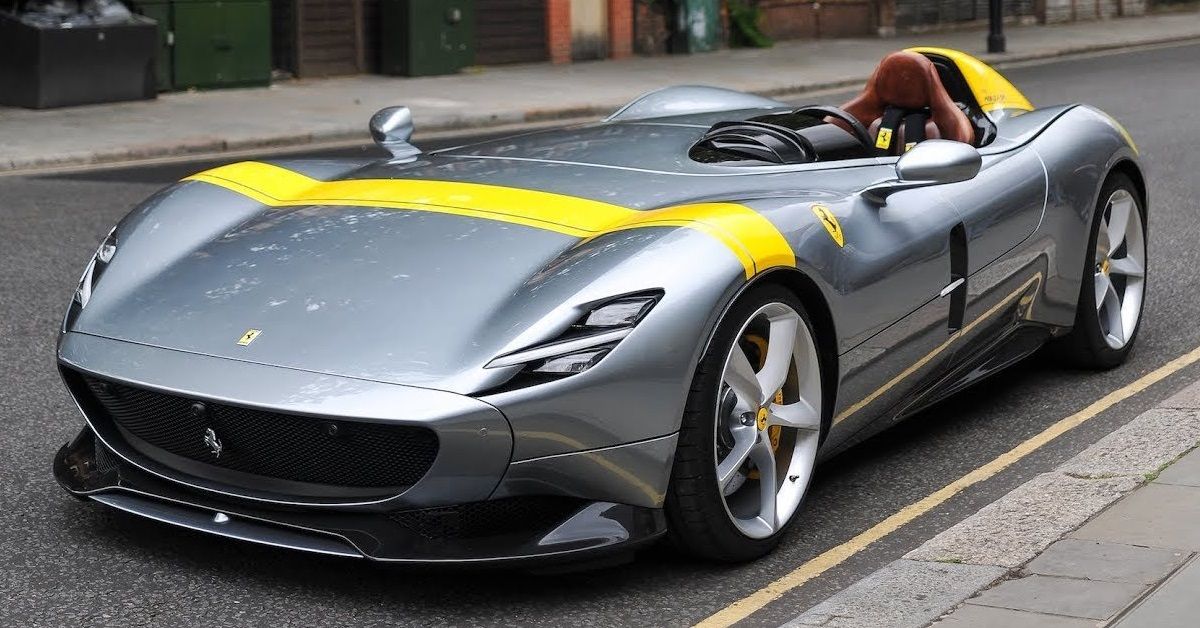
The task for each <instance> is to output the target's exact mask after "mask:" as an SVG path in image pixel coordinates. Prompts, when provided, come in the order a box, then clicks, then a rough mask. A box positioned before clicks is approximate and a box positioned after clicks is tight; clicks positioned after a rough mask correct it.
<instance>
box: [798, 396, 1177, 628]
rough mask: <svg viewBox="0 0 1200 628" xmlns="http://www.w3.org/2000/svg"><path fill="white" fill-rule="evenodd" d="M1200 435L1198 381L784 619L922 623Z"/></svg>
mask: <svg viewBox="0 0 1200 628" xmlns="http://www.w3.org/2000/svg"><path fill="white" fill-rule="evenodd" d="M1198 444H1200V382H1196V383H1193V384H1191V385H1189V386H1188V387H1186V388H1184V389H1183V390H1181V391H1180V392H1178V393H1176V394H1175V395H1174V396H1172V397H1170V398H1168V399H1167V400H1166V401H1163V402H1162V403H1160V404H1159V405H1158V406H1157V407H1155V408H1153V409H1151V410H1148V411H1146V412H1145V413H1143V414H1141V415H1140V416H1138V417H1137V418H1135V419H1134V420H1132V421H1130V422H1129V423H1126V424H1125V425H1124V426H1122V427H1120V428H1119V429H1117V430H1116V431H1114V432H1112V433H1111V434H1109V435H1107V436H1105V437H1104V438H1102V439H1100V440H1099V441H1097V442H1096V443H1095V444H1093V445H1092V446H1090V447H1088V448H1087V449H1085V450H1083V451H1082V452H1080V453H1079V454H1078V455H1076V456H1075V457H1074V458H1071V459H1070V460H1068V461H1067V462H1065V463H1064V464H1062V465H1060V466H1059V467H1058V468H1056V469H1055V470H1053V471H1051V472H1049V473H1043V474H1041V475H1038V476H1036V477H1034V478H1033V479H1032V480H1029V481H1028V482H1026V483H1024V484H1022V485H1021V486H1018V487H1017V488H1015V489H1013V490H1012V491H1011V492H1009V493H1008V494H1007V495H1005V496H1004V497H1001V498H1000V499H998V500H996V501H995V502H992V503H991V504H988V505H987V506H985V507H983V508H982V509H980V510H979V511H978V512H977V513H975V514H974V515H971V516H970V517H967V518H966V519H964V520H962V521H960V522H959V523H957V524H955V525H954V526H952V527H950V528H948V529H947V530H945V531H943V532H942V533H941V534H938V535H937V536H935V537H933V538H932V539H929V540H928V541H926V542H925V543H923V544H922V545H921V546H920V547H918V548H916V549H914V550H912V551H911V552H909V553H908V554H906V555H905V556H904V558H901V559H899V560H896V561H893V562H892V563H890V564H888V565H886V566H884V567H883V568H882V569H880V570H879V571H876V572H875V573H873V574H871V575H869V576H867V577H866V578H864V579H862V580H860V581H859V582H857V583H855V584H853V585H851V586H850V587H848V588H846V589H843V590H842V591H840V592H838V593H837V594H835V595H833V596H832V597H830V598H828V599H826V600H825V601H823V602H821V603H819V604H817V605H816V606H814V607H812V608H810V609H808V610H807V611H805V612H804V613H802V614H800V615H799V616H797V617H796V618H795V619H793V620H792V621H791V622H789V623H787V624H785V625H786V626H789V627H803V626H823V627H826V628H859V627H861V628H922V627H924V626H928V625H929V624H930V623H931V622H933V621H935V620H936V619H937V618H939V617H941V616H942V615H944V614H945V613H947V612H949V611H951V610H953V609H954V608H955V607H957V606H958V605H959V604H961V603H962V602H964V601H965V600H967V599H968V598H970V597H972V596H973V595H975V594H976V593H978V592H980V591H982V590H984V589H986V588H988V587H990V586H991V585H992V584H994V583H996V582H998V581H1000V580H1002V579H1004V578H1006V577H1008V576H1010V575H1012V574H1014V573H1016V572H1017V571H1019V569H1020V568H1021V567H1022V566H1023V565H1025V564H1026V563H1027V562H1029V561H1030V560H1032V559H1033V558H1035V557H1036V556H1038V555H1039V554H1040V553H1041V552H1042V551H1043V550H1045V549H1046V548H1047V547H1049V546H1050V545H1051V544H1053V543H1054V542H1056V541H1058V540H1059V539H1060V538H1062V537H1064V536H1066V535H1067V534H1068V533H1069V532H1071V531H1072V530H1075V529H1076V528H1078V527H1079V526H1081V525H1083V524H1084V523H1086V522H1087V521H1088V520H1089V519H1091V518H1092V517H1094V516H1095V515H1097V514H1099V513H1100V512H1101V511H1102V510H1104V509H1105V508H1107V507H1108V506H1109V505H1111V504H1112V503H1114V502H1116V501H1117V500H1118V499H1120V498H1121V497H1124V496H1125V495H1127V494H1128V493H1130V492H1132V491H1134V490H1135V489H1137V488H1139V487H1141V486H1143V485H1144V484H1146V483H1148V482H1149V481H1150V480H1152V479H1153V478H1155V477H1157V475H1158V473H1159V472H1161V471H1162V470H1163V469H1164V468H1165V467H1167V466H1168V465H1170V464H1171V463H1172V462H1174V461H1175V460H1177V459H1179V458H1180V457H1181V456H1183V455H1184V454H1185V453H1187V452H1188V451H1190V450H1191V449H1193V448H1195V447H1196V446H1197V445H1198Z"/></svg>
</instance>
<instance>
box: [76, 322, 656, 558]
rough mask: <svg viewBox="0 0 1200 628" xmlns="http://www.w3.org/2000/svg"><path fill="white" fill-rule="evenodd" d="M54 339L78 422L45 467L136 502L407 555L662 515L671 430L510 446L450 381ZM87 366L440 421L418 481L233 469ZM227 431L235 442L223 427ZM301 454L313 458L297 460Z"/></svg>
mask: <svg viewBox="0 0 1200 628" xmlns="http://www.w3.org/2000/svg"><path fill="white" fill-rule="evenodd" d="M59 349H60V350H59V362H60V366H61V368H62V369H63V373H64V379H65V380H66V381H67V384H68V388H69V389H70V391H71V392H72V395H73V396H74V398H75V399H76V402H77V403H78V405H79V406H80V410H81V411H82V413H83V415H84V418H85V419H86V420H87V427H86V428H85V429H84V430H83V432H81V433H80V434H79V436H78V437H76V438H75V439H74V440H73V441H72V442H71V443H69V444H68V445H66V446H64V447H63V449H62V450H61V451H60V452H59V453H58V455H57V456H56V458H55V463H54V472H55V476H56V478H57V479H58V481H59V483H60V484H61V485H62V486H63V488H65V489H66V490H67V491H68V492H70V493H71V494H73V495H75V496H77V497H81V498H86V499H91V500H94V501H98V502H101V503H104V504H106V505H109V506H111V507H114V508H118V509H121V510H125V511H127V512H131V513H134V514H137V515H140V516H144V517H148V518H151V519H155V520H159V521H162V522H165V523H170V524H173V525H177V526H181V527H186V528H191V529H194V530H199V531H202V532H207V533H212V534H216V535H221V536H226V537H230V538H237V539H241V540H247V541H252V542H257V543H264V544H267V545H274V546H279V547H286V548H291V549H298V550H304V551H311V552H318V553H323V554H332V555H339V556H354V557H365V558H370V559H376V560H381V561H395V562H415V563H447V562H451V563H453V562H461V563H480V562H512V561H520V560H539V561H547V560H553V559H555V558H562V559H570V560H576V559H580V558H582V557H581V556H580V555H581V554H589V553H602V552H607V551H615V550H617V549H618V548H624V547H632V546H634V545H636V544H638V543H641V542H645V541H650V540H653V539H655V538H657V537H658V536H660V535H661V534H662V533H663V532H665V529H666V526H665V520H664V517H663V515H662V511H661V508H659V507H660V506H661V503H662V494H663V492H664V491H665V488H664V487H663V486H662V485H664V484H665V477H663V478H659V477H658V476H660V475H664V469H667V468H669V464H668V462H667V461H669V460H670V457H671V453H672V452H673V450H674V442H675V437H674V435H671V436H669V437H663V438H658V439H651V440H649V441H642V442H638V443H632V444H630V445H623V446H618V447H610V448H604V449H601V450H589V451H582V452H577V453H574V454H567V455H558V456H550V457H546V458H541V459H532V460H522V461H516V462H514V461H512V460H511V458H512V450H513V440H512V432H511V429H510V428H509V425H508V421H507V420H506V419H505V417H504V415H503V414H502V413H501V412H500V411H499V410H498V409H496V408H494V407H492V406H490V405H488V404H486V403H483V402H481V401H478V400H475V399H471V398H469V397H464V396H461V395H455V394H452V393H445V392H440V391H433V390H426V389H420V388H413V387H409V386H398V385H393V384H384V383H379V382H371V381H366V380H357V379H351V378H342V377H334V376H329V375H323V374H319V373H309V372H304V371H296V370H291V369H280V368H276V367H270V366H264V365H259V364H252V363H247V362H239V361H234V360H228V359H222V358H214V357H209V356H203V355H196V354H189V353H184V352H178V351H170V350H165V349H160V348H156V347H148V346H145V345H137V344H133V343H127V342H121V341H116V340H111V339H105V338H99V337H95V336H88V335H85V334H77V333H68V334H65V335H64V337H63V339H62V342H61V343H60V347H59ZM94 380H105V381H107V382H112V383H113V387H118V388H119V387H126V386H127V387H132V389H134V391H135V392H137V391H141V392H144V393H147V394H150V395H153V396H156V397H162V396H170V397H173V398H175V399H176V400H180V399H182V400H184V401H186V402H191V401H193V400H195V401H199V402H202V403H203V404H207V405H208V406H209V407H222V406H230V405H233V406H238V407H241V408H250V409H252V410H253V409H257V410H253V411H254V412H258V414H257V415H254V416H252V417H251V419H254V418H255V417H257V418H259V419H261V418H262V417H263V416H265V415H267V414H275V415H279V414H280V413H282V414H284V415H287V416H289V417H291V418H292V419H294V420H301V419H302V420H307V419H308V418H312V419H314V420H316V421H335V420H336V421H337V422H341V423H342V424H343V425H354V424H358V423H372V424H374V425H375V426H391V427H397V428H400V427H404V426H419V427H421V428H422V429H428V430H432V431H433V432H435V433H436V434H437V440H438V449H437V450H436V457H435V458H434V459H433V461H432V463H431V464H430V465H429V466H428V470H427V471H425V472H424V475H423V476H420V477H419V479H418V480H416V481H415V482H414V483H412V484H411V485H409V486H403V487H395V488H394V490H391V491H390V492H385V493H379V494H374V495H366V494H364V493H363V492H361V491H359V492H358V493H353V492H346V493H345V494H341V493H339V492H338V491H337V490H332V491H330V490H328V489H329V487H328V486H325V485H301V484H297V483H296V482H290V483H280V482H273V481H272V480H273V479H276V478H268V477H265V476H253V475H251V476H247V475H245V474H242V475H240V476H239V475H237V474H230V473H228V472H227V470H225V469H218V468H217V467H216V465H217V464H218V463H217V462H214V461H213V460H205V461H200V462H201V464H199V465H197V464H195V463H196V460H195V459H194V458H193V459H192V460H190V461H189V460H185V459H183V458H179V457H178V456H176V457H175V458H170V457H169V456H167V455H166V454H164V451H165V450H158V449H154V448H149V449H147V447H146V444H147V443H146V442H144V441H140V440H138V439H137V438H133V437H132V434H131V432H130V431H129V429H128V428H129V427H130V426H129V425H128V424H118V422H117V421H115V420H113V416H114V415H113V414H112V412H110V410H111V407H110V406H109V405H105V404H106V403H108V402H104V401H103V400H102V397H103V395H98V394H93V393H92V392H89V390H90V389H89V384H87V383H86V381H94ZM199 391H203V394H201V393H200V392H199ZM109 401H111V399H109ZM147 416H148V417H150V418H152V419H153V418H155V417H157V416H158V415H157V414H154V413H150V414H144V415H143V418H145V417H147ZM350 417H353V418H350ZM215 418H216V419H218V422H219V419H220V416H216V417H215ZM243 420H245V417H243ZM250 422H251V424H253V425H259V424H258V423H255V422H254V421H253V420H251V421H250ZM156 423H157V422H156ZM184 423H186V421H185V422H184ZM168 424H170V425H176V423H175V422H169V423H168ZM195 428H196V426H195V425H189V426H188V427H187V429H186V430H183V431H184V432H185V437H184V440H185V442H186V443H189V444H195V443H199V442H200V440H201V439H202V437H203V431H204V430H203V427H200V429H198V430H197V429H195ZM216 429H217V431H219V432H221V433H222V434H223V435H225V434H230V433H229V432H226V430H225V429H223V427H222V426H221V425H219V424H218V425H216ZM175 431H176V432H178V431H180V430H178V429H176V430H175ZM193 431H194V432H196V433H195V434H193V433H192V432H193ZM291 438H292V440H293V441H294V440H295V437H294V435H293V436H292V437H291ZM314 438H315V437H314V436H312V435H311V433H309V435H308V436H305V439H308V440H307V441H306V442H308V441H311V442H308V445H310V446H311V447H322V446H325V445H322V443H323V442H324V441H321V440H314ZM226 440H227V443H226V445H229V446H233V447H236V441H237V439H236V438H235V437H234V435H231V436H230V437H229V438H227V439H226ZM257 447H258V448H259V449H260V450H262V451H267V452H272V450H275V451H273V452H272V453H273V454H275V457H276V462H277V461H278V458H279V457H280V456H279V455H278V454H279V451H278V450H279V449H280V448H279V447H277V446H276V441H274V440H273V439H268V440H266V441H262V440H260V441H259V442H258V445H257ZM233 451H234V450H233V449H230V450H229V451H228V452H227V453H229V452H233ZM289 451H290V450H289ZM205 455H207V454H205ZM285 458H287V459H288V460H291V459H292V458H295V456H290V455H289V456H285ZM226 460H227V458H226V457H221V458H220V463H219V464H225V461H226ZM355 460H359V459H357V458H356V459H355ZM205 462H207V463H209V464H205ZM183 463H189V464H183ZM305 464H309V465H310V466H311V463H309V462H308V460H307V459H302V460H300V462H299V466H300V467H304V466H305ZM356 464H358V465H361V464H365V462H356ZM292 468H295V465H292ZM227 479H228V480H230V481H226V480H227ZM247 479H248V480H249V481H248V482H247V481H240V480H247ZM259 480H261V482H260V481H259ZM293 489H295V490H293ZM318 489H319V490H318ZM321 491H324V493H322V492H321Z"/></svg>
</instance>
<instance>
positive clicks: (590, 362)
mask: <svg viewBox="0 0 1200 628" xmlns="http://www.w3.org/2000/svg"><path fill="white" fill-rule="evenodd" d="M662 294H663V293H662V292H661V291H653V292H644V293H638V294H631V295H624V296H620V297H614V298H613V299H610V300H608V301H604V302H602V303H600V304H598V305H596V306H594V307H593V308H592V309H591V310H590V311H588V312H587V313H585V314H584V315H583V316H581V317H580V318H579V320H578V321H576V322H575V323H574V324H573V325H571V326H570V328H569V329H567V330H566V331H565V332H564V333H563V334H561V335H560V336H559V337H557V338H555V339H553V340H551V341H549V342H546V343H542V344H540V345H537V346H533V347H529V348H527V349H522V350H520V351H516V352H514V353H509V354H507V355H502V356H500V357H497V358H496V359H494V360H492V361H491V362H489V363H488V364H487V366H486V367H485V368H499V367H504V366H517V365H525V367H526V368H525V371H526V372H528V373H531V374H538V375H541V376H546V375H550V376H558V377H565V376H568V375H575V374H577V373H582V372H584V371H586V370H588V369H590V368H592V367H593V366H595V365H596V364H598V363H599V362H600V360H603V359H604V356H606V355H608V353H609V352H610V351H612V348H613V347H615V346H616V345H617V343H618V342H620V341H621V340H623V339H624V338H625V336H628V335H629V333H630V332H632V331H633V328H634V326H636V325H637V324H638V322H640V321H641V320H642V319H643V318H645V316H646V314H647V313H648V312H649V311H650V310H651V309H652V308H653V307H654V305H655V304H656V303H658V300H659V299H660V298H662Z"/></svg>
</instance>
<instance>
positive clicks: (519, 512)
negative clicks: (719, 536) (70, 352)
mask: <svg viewBox="0 0 1200 628" xmlns="http://www.w3.org/2000/svg"><path fill="white" fill-rule="evenodd" d="M54 476H55V479H57V480H58V483H59V484H60V485H61V486H62V487H63V488H64V489H65V490H66V491H67V492H68V493H70V494H72V495H74V496H76V497H79V498H81V499H91V500H94V501H97V502H100V503H102V504H105V505H107V506H110V507H113V508H117V509H118V510H123V511H125V512H128V513H131V514H134V515H138V516H141V517H146V518H149V519H153V520H156V521H160V522H163V523H168V524H171V525H175V526H179V527H183V528H188V529H191V530H196V531H200V532H205V533H209V534H214V535H218V536H223V537H227V538H233V539H238V540H243V541H250V542H253V543H260V544H264V545H270V546H275V547H281V548H287V549H293V550H300V551H305V552H313V553H318V554H326V555H333V556H343V557H352V558H367V559H372V560H376V561H381V562H394V563H413V564H454V563H459V564H492V563H496V564H523V563H539V564H540V563H552V562H560V561H571V562H575V561H582V560H586V559H587V558H589V557H592V556H596V555H604V554H609V553H614V552H618V551H629V550H632V549H634V548H636V547H637V546H639V545H641V544H643V543H647V542H651V541H654V540H655V539H657V538H658V537H660V536H661V535H662V534H663V533H664V532H665V531H666V521H665V518H664V517H663V514H662V510H660V509H654V508H644V507H639V506H631V505H627V504H614V503H608V502H587V501H583V500H578V499H571V498H555V501H553V502H552V503H547V502H545V501H542V502H541V504H542V505H540V506H532V510H531V506H529V502H521V501H519V500H521V499H522V498H507V499H500V500H492V501H485V502H476V503H469V504H460V505H458V506H449V507H436V508H423V509H405V510H398V511H391V512H371V511H347V510H330V509H321V510H314V509H311V508H305V507H296V506H292V507H288V506H284V505H274V504H270V505H269V504H264V503H261V502H251V501H247V500H242V499H238V498H234V497H221V496H218V495H216V494H213V493H206V492H202V491H197V490H195V489H190V488H188V487H186V486H182V485H179V484H176V483H174V482H171V481H167V480H164V479H162V478H159V477H156V476H154V475H153V474H150V473H147V472H145V471H143V470H141V469H139V468H138V467H137V466H135V465H132V464H130V463H129V462H127V461H125V460H123V459H121V458H119V457H117V456H116V455H115V454H113V453H112V452H111V451H108V450H107V449H106V448H105V447H104V445H103V444H101V443H100V442H99V440H98V439H97V438H96V437H95V434H94V433H93V432H92V431H91V429H90V428H85V429H84V430H83V431H82V432H80V434H79V435H78V436H77V437H76V438H75V439H74V440H72V441H71V442H70V443H68V444H66V445H64V446H63V447H62V449H60V450H59V452H58V454H57V455H56V456H55V458H54ZM526 499H532V498H526ZM538 499H541V500H546V499H549V498H546V497H539V498H538ZM491 504H497V505H501V506H500V509H501V510H508V511H510V512H509V514H510V518H508V519H497V520H496V521H495V522H494V524H487V523H485V524H484V525H483V526H481V525H475V524H473V523H471V522H468V519H469V518H470V517H472V516H477V515H473V514H472V513H478V512H479V511H480V509H484V510H486V511H490V512H492V513H495V512H496V511H497V510H498V509H497V508H496V507H492V506H489V505H491ZM485 526H486V527H485Z"/></svg>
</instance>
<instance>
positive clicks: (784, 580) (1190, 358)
mask: <svg viewBox="0 0 1200 628" xmlns="http://www.w3.org/2000/svg"><path fill="white" fill-rule="evenodd" d="M1197 361H1200V347H1196V348H1195V349H1192V350H1191V351H1189V352H1187V353H1185V354H1183V355H1181V356H1179V357H1177V358H1175V359H1174V360H1171V361H1170V362H1167V363H1166V364H1164V365H1162V366H1160V367H1158V368H1156V369H1154V370H1153V371H1150V372H1149V373H1146V374H1145V375H1143V376H1141V377H1139V378H1137V379H1136V380H1134V381H1132V382H1130V383H1129V384H1126V385H1125V386H1122V387H1121V388H1118V389H1116V390H1114V391H1112V392H1110V393H1108V394H1107V395H1104V396H1103V397H1101V398H1100V399H1097V400H1096V401H1094V402H1092V403H1091V404H1089V405H1088V406H1087V407H1086V408H1084V409H1082V410H1080V411H1079V412H1076V413H1075V414H1072V415H1071V416H1068V417H1066V418H1065V419H1062V420H1060V421H1058V422H1057V423H1055V424H1053V425H1051V426H1050V427H1047V428H1046V429H1044V430H1042V431H1041V432H1040V433H1039V434H1037V435H1035V436H1032V437H1030V438H1029V439H1027V440H1026V441H1024V442H1022V443H1021V444H1019V445H1017V446H1016V447H1013V448H1012V449H1010V450H1009V451H1007V452H1005V453H1003V454H1001V455H999V456H997V457H996V458H995V459H993V460H992V461H990V462H988V463H987V464H985V465H983V466H981V467H979V468H977V469H975V470H973V471H971V472H970V473H968V474H966V475H964V476H962V477H960V478H958V479H957V480H955V481H953V482H951V483H949V484H947V485H946V486H943V487H942V488H940V489H938V490H937V491H934V492H933V493H931V494H929V495H927V496H925V497H924V498H922V499H920V500H918V501H916V502H914V503H912V504H909V505H908V506H905V507H904V508H902V509H901V510H900V511H898V512H896V513H895V514H893V515H891V516H890V517H888V518H886V519H884V520H883V521H880V522H879V523H877V524H875V525H873V526H871V527H870V528H869V529H867V530H866V531H864V532H862V533H860V534H859V535H857V536H855V537H854V538H852V539H850V540H849V541H846V542H845V543H842V544H841V545H838V546H837V547H834V548H831V549H828V550H826V551H825V552H823V553H821V554H820V555H819V556H817V557H816V558H813V559H812V560H809V561H808V562H806V563H804V564H803V565H800V566H799V567H797V568H795V569H793V570H792V571H791V572H789V573H788V574H786V575H784V576H783V577H781V578H779V579H777V580H775V581H774V582H772V583H770V584H768V585H767V586H765V587H763V588H761V589H759V590H757V591H755V592H754V593H751V594H750V595H748V596H746V597H744V598H742V599H740V600H738V601H736V602H734V603H733V604H731V605H729V606H727V607H725V608H724V609H722V610H720V611H718V612H717V613H714V614H713V615H711V616H709V617H708V618H706V619H704V620H702V621H701V622H699V623H697V624H696V626H697V627H700V628H716V627H718V626H731V625H733V624H735V623H737V622H739V621H741V620H743V619H745V618H747V617H749V616H750V615H751V614H753V613H754V612H756V611H758V610H760V609H762V608H763V607H764V606H766V605H767V604H770V603H771V602H772V601H774V600H777V599H779V598H780V597H781V596H783V595H784V594H785V593H787V592H788V591H791V590H793V589H796V588H797V587H800V586H802V585H803V584H804V583H806V582H808V581H809V580H812V579H813V578H816V577H817V576H820V575H821V574H823V573H825V572H826V571H828V570H830V569H832V568H834V567H836V566H838V565H840V564H842V563H843V562H845V561H846V559H848V558H850V557H851V556H854V555H855V554H857V553H859V552H861V551H863V550H864V549H867V548H868V547H869V546H870V545H871V544H872V543H875V542H876V541H878V540H880V539H882V538H884V537H886V536H888V535H889V534H891V533H893V532H895V531H896V530H898V529H900V528H901V527H902V526H904V525H905V524H907V523H909V522H911V521H913V520H914V519H916V518H917V517H920V516H921V515H924V514H925V513H928V512H929V511H931V510H933V509H934V508H937V507H938V506H940V505H942V504H944V503H945V502H946V501H947V500H949V499H950V498H951V497H954V496H955V495H957V494H959V493H961V492H963V491H964V490H966V489H968V488H970V487H971V486H974V485H976V484H978V483H980V482H983V481H984V480H987V479H988V478H991V477H992V476H994V475H996V474H997V473H1000V472H1001V471H1003V470H1005V469H1007V468H1008V467H1010V466H1012V465H1013V464H1015V463H1017V462H1018V461H1020V460H1021V459H1022V458H1024V457H1026V456H1028V455H1029V454H1031V453H1033V452H1034V451H1037V450H1038V449H1039V448H1041V447H1042V446H1043V445H1045V444H1047V443H1049V442H1050V441H1052V440H1054V439H1056V438H1058V437H1059V436H1061V435H1063V434H1065V433H1066V432H1068V431H1070V430H1071V429H1073V428H1075V427H1078V426H1079V425H1081V424H1083V423H1085V422H1087V421H1088V420H1090V419H1092V418H1093V417H1095V416H1096V415H1098V414H1100V413H1102V412H1104V411H1105V410H1108V409H1109V408H1111V407H1113V406H1115V405H1116V404H1118V403H1120V402H1122V401H1124V400H1126V399H1128V398H1130V397H1132V396H1134V395H1136V394H1138V393H1140V392H1142V391H1143V390H1146V389H1147V388H1149V387H1150V386H1153V385H1154V384H1156V383H1158V382H1160V381H1162V380H1164V379H1166V378H1167V377H1169V376H1171V375H1173V374H1174V373H1176V372H1178V371H1180V370H1182V369H1183V368H1186V367H1188V366H1190V365H1192V364H1194V363H1196V362H1197ZM799 610H802V609H797V611H799Z"/></svg>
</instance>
